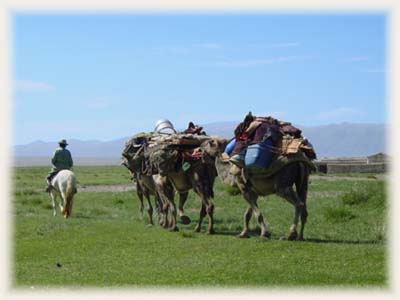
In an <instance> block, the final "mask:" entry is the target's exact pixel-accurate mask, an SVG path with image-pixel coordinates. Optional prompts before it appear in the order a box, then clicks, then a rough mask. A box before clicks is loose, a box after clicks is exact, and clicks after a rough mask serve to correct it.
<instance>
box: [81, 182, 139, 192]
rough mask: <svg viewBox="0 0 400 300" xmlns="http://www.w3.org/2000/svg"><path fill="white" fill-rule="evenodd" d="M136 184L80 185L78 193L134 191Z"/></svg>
mask: <svg viewBox="0 0 400 300" xmlns="http://www.w3.org/2000/svg"><path fill="white" fill-rule="evenodd" d="M134 189H135V186H134V185H133V184H125V185H89V186H79V185H78V193H104V192H113V193H118V192H127V191H133V190H134Z"/></svg>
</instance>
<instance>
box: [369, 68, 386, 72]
mask: <svg viewBox="0 0 400 300" xmlns="http://www.w3.org/2000/svg"><path fill="white" fill-rule="evenodd" d="M366 72H367V73H386V70H385V69H368V70H366Z"/></svg>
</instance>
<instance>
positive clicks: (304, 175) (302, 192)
mask: <svg viewBox="0 0 400 300" xmlns="http://www.w3.org/2000/svg"><path fill="white" fill-rule="evenodd" d="M206 143H207V144H206V145H205V151H206V153H207V154H208V155H210V156H211V157H213V158H214V159H215V166H216V169H217V172H218V175H219V176H220V177H221V180H222V181H224V182H225V183H227V182H229V183H230V184H231V185H236V186H237V187H238V188H239V190H240V192H241V194H242V196H243V198H244V199H245V200H246V202H247V204H248V208H247V209H246V211H245V213H244V227H243V230H242V232H241V233H240V234H239V235H238V237H239V238H247V237H249V222H250V219H251V217H252V214H254V217H255V218H256V219H257V221H258V224H259V225H260V227H261V237H263V238H268V237H270V235H271V233H270V232H269V231H268V228H267V225H266V224H265V222H264V216H263V215H262V213H261V212H260V210H259V208H258V205H257V199H258V197H259V196H267V195H270V194H276V195H278V196H280V197H282V198H283V199H286V200H287V201H288V202H289V203H290V204H292V205H293V206H294V208H295V210H294V218H293V222H292V225H291V226H290V230H289V234H288V236H287V239H288V240H296V239H297V240H304V226H305V224H306V222H307V216H308V212H307V204H306V200H307V190H308V178H309V174H310V171H311V168H312V167H311V165H310V164H307V162H306V161H297V162H293V163H290V164H287V165H285V166H284V167H282V168H281V169H280V170H279V171H277V172H276V173H274V174H273V175H270V176H265V175H264V174H262V173H251V172H248V171H247V170H246V168H243V169H241V170H240V169H239V168H237V167H236V166H234V167H232V166H233V165H231V163H229V162H228V161H224V160H223V159H222V153H223V152H224V149H225V147H226V145H227V143H228V140H226V139H220V138H214V139H212V140H210V141H208V142H206ZM231 168H236V172H230V169H231ZM232 173H233V174H232ZM294 186H296V191H295V190H294V188H293V187H294ZM299 218H300V220H301V227H300V233H299V234H298V233H297V226H298V222H299Z"/></svg>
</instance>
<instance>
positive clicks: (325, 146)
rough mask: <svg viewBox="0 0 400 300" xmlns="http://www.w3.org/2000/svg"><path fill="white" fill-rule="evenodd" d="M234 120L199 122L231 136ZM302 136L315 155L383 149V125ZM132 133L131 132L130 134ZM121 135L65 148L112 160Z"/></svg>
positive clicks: (44, 153) (44, 147)
mask: <svg viewBox="0 0 400 300" xmlns="http://www.w3.org/2000/svg"><path fill="white" fill-rule="evenodd" d="M238 123H239V121H238V122H218V123H209V124H204V125H202V126H203V127H204V130H205V131H206V133H207V134H209V135H217V136H221V137H226V138H231V137H232V136H233V131H234V128H235V127H236V125H237V124H238ZM295 126H297V127H299V128H300V129H302V131H303V136H305V137H307V138H308V139H309V141H310V142H311V143H312V144H313V145H314V148H315V150H316V152H317V155H318V158H319V159H320V158H323V157H354V156H367V155H371V154H375V153H378V152H386V137H387V134H386V131H387V128H386V125H384V124H357V123H342V124H332V125H324V126H315V127H306V126H301V125H295ZM132 134H134V133H132ZM127 139H128V137H123V138H119V139H115V140H111V141H98V140H89V141H81V140H76V139H69V140H68V143H69V149H70V150H71V152H72V154H73V156H74V157H76V158H78V157H79V158H88V159H90V158H92V159H93V158H105V159H114V160H111V161H116V160H115V159H117V158H119V157H120V156H121V151H122V149H123V148H124V144H125V141H126V140H127ZM56 146H57V143H56V142H43V141H36V142H33V143H30V144H27V145H18V146H14V157H15V158H16V159H17V160H18V159H21V158H24V157H25V158H28V157H30V158H35V157H36V158H37V157H43V158H44V157H47V158H49V157H51V155H52V154H53V152H54V149H55V147H56Z"/></svg>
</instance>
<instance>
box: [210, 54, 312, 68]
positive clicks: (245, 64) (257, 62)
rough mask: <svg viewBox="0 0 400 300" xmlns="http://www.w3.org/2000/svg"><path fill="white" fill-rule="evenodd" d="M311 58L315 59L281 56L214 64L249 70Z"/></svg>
mask: <svg viewBox="0 0 400 300" xmlns="http://www.w3.org/2000/svg"><path fill="white" fill-rule="evenodd" d="M313 58H315V56H281V57H273V58H268V59H253V60H236V61H225V62H218V63H216V65H217V66H221V67H235V68H249V67H258V66H263V65H271V64H276V63H283V62H289V61H299V60H305V59H313Z"/></svg>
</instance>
